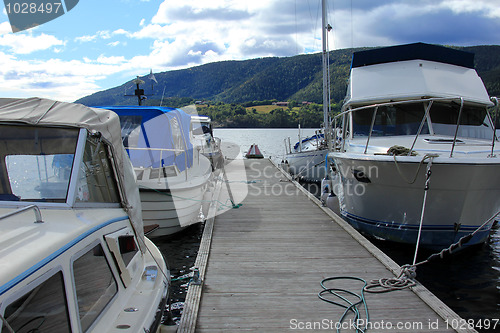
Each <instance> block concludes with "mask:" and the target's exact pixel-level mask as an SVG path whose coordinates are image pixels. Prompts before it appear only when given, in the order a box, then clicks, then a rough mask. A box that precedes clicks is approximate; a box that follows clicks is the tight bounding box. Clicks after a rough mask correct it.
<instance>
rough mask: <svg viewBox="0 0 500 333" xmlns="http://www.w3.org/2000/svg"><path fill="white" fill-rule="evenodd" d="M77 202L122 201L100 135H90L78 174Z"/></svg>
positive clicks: (105, 147)
mask: <svg viewBox="0 0 500 333" xmlns="http://www.w3.org/2000/svg"><path fill="white" fill-rule="evenodd" d="M76 201H77V202H110V203H111V202H115V203H116V202H120V196H119V193H118V187H117V185H116V181H115V177H114V172H113V169H112V167H111V161H110V159H109V157H108V153H107V146H106V144H105V143H104V142H102V140H101V139H100V138H98V137H93V136H89V137H88V138H87V144H86V145H85V152H84V154H83V161H82V163H81V165H80V173H79V176H78V184H77V193H76Z"/></svg>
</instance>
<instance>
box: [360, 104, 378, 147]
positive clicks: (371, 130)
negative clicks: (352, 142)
mask: <svg viewBox="0 0 500 333" xmlns="http://www.w3.org/2000/svg"><path fill="white" fill-rule="evenodd" d="M377 111H378V106H376V107H375V110H373V116H372V123H371V125H370V134H368V139H366V146H365V151H364V152H363V154H366V151H367V150H368V144H369V143H370V138H371V137H372V132H373V126H375V119H376V118H377Z"/></svg>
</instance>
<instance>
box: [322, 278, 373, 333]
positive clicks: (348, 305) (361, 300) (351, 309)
mask: <svg viewBox="0 0 500 333" xmlns="http://www.w3.org/2000/svg"><path fill="white" fill-rule="evenodd" d="M334 280H356V281H361V282H363V288H361V291H360V293H359V294H357V293H354V292H352V291H350V290H347V289H341V288H327V287H326V286H325V283H326V282H328V281H334ZM320 284H321V287H322V288H323V290H321V291H320V292H319V293H318V297H319V299H321V300H322V301H325V302H327V303H330V304H334V305H337V306H340V307H342V308H344V309H345V311H344V313H343V314H342V317H340V320H339V321H338V324H342V322H343V321H344V319H345V317H346V316H347V314H349V313H353V314H354V320H353V323H354V326H355V327H356V333H358V332H360V333H364V332H365V331H366V330H367V325H368V322H369V321H370V316H369V314H368V305H367V304H366V299H365V295H364V291H365V288H366V286H367V283H366V281H365V280H363V279H360V278H357V277H352V276H337V277H329V278H326V279H323V280H322V281H321V283H320ZM340 293H343V294H348V295H351V296H354V297H355V298H356V299H358V301H357V302H355V303H353V302H352V301H350V300H348V299H347V298H346V297H344V296H342V295H341V294H340ZM324 294H329V295H333V296H335V297H336V298H338V299H339V300H341V301H342V302H343V303H339V302H336V301H333V300H331V299H329V298H326V297H325V296H323V295H324ZM360 304H362V305H363V307H364V312H365V317H366V320H360V319H361V313H360V312H359V310H358V308H357V306H358V305H360ZM360 322H364V323H365V325H364V327H359V326H358V323H360ZM349 326H350V327H351V325H349ZM341 327H342V325H336V328H337V332H340V328H341Z"/></svg>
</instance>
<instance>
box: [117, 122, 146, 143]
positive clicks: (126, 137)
mask: <svg viewBox="0 0 500 333" xmlns="http://www.w3.org/2000/svg"><path fill="white" fill-rule="evenodd" d="M141 123H142V117H141V116H120V126H121V131H122V141H123V146H124V147H127V148H128V147H137V141H138V138H139V134H140V133H141Z"/></svg>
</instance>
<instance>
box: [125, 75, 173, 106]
mask: <svg viewBox="0 0 500 333" xmlns="http://www.w3.org/2000/svg"><path fill="white" fill-rule="evenodd" d="M148 79H150V80H151V81H153V82H156V84H158V81H157V80H156V78H155V76H154V74H153V70H152V69H151V71H150V72H149V76H148ZM153 82H151V94H150V95H146V94H145V93H144V89H141V87H140V85H141V84H144V83H146V82H144V81H143V80H141V79H140V78H139V76H137V77H136V78H135V79H134V80H133V81H132V83H134V84H135V86H136V89H135V91H134V94H133V95H125V96H129V97H131V96H137V102H138V103H139V106H141V105H142V102H143V101H145V100H146V99H147V96H153V90H154V85H153ZM164 91H165V90H164Z"/></svg>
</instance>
